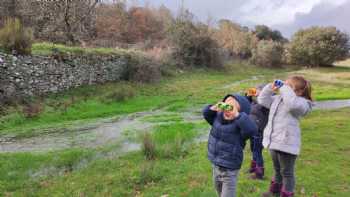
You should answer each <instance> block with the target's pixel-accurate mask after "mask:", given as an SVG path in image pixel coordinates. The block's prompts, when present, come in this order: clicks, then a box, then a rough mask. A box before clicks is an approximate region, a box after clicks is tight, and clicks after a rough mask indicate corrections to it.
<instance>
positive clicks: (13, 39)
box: [0, 19, 33, 55]
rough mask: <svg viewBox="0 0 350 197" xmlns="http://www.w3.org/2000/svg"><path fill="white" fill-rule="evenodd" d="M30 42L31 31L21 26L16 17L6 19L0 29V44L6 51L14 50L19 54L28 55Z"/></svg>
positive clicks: (31, 41)
mask: <svg viewBox="0 0 350 197" xmlns="http://www.w3.org/2000/svg"><path fill="white" fill-rule="evenodd" d="M32 43H33V33H32V31H31V30H30V29H29V28H25V27H23V25H22V24H21V22H20V21H19V20H18V19H8V20H7V21H6V22H5V26H4V27H3V28H2V29H1V30H0V45H1V47H2V48H3V49H4V50H5V52H7V53H12V52H13V51H16V53H17V54H19V55H29V54H31V49H32Z"/></svg>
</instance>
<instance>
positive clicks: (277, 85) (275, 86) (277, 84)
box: [271, 80, 284, 91]
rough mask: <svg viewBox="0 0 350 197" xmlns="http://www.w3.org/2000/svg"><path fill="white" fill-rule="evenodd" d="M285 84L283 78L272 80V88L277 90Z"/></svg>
mask: <svg viewBox="0 0 350 197" xmlns="http://www.w3.org/2000/svg"><path fill="white" fill-rule="evenodd" d="M283 85H284V81H282V80H275V81H273V82H272V86H271V88H272V90H273V91H277V90H278V89H280V88H281V87H282V86H283Z"/></svg>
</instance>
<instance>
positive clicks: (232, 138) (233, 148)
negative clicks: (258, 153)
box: [203, 94, 258, 170]
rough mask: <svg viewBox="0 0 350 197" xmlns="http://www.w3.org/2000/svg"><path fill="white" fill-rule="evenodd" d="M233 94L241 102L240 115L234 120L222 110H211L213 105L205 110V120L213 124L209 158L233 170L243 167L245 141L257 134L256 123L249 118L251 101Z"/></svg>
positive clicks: (216, 163)
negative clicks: (226, 116) (228, 117)
mask: <svg viewBox="0 0 350 197" xmlns="http://www.w3.org/2000/svg"><path fill="white" fill-rule="evenodd" d="M229 96H233V97H234V98H235V99H236V100H237V101H238V103H239V104H240V107H241V110H240V115H239V116H238V117H237V118H235V119H234V120H225V119H224V117H223V113H222V112H216V111H212V110H210V107H211V105H209V106H206V107H205V108H204V110H203V116H204V118H205V120H206V121H207V122H208V123H209V124H210V125H212V128H211V131H210V135H209V140H208V159H209V160H210V161H211V162H212V163H213V164H214V165H217V166H220V167H225V168H228V169H231V170H237V169H240V168H241V165H242V161H243V149H244V147H245V141H246V140H247V139H248V138H249V137H251V136H253V135H255V134H256V133H257V132H258V131H257V127H256V124H255V123H254V122H253V121H252V120H251V119H250V118H249V116H248V114H249V113H250V103H249V101H248V100H247V98H245V97H244V96H241V95H238V94H232V95H227V96H226V97H225V98H224V100H225V99H226V98H227V97H229Z"/></svg>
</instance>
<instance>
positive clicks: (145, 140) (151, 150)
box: [142, 133, 157, 160]
mask: <svg viewBox="0 0 350 197" xmlns="http://www.w3.org/2000/svg"><path fill="white" fill-rule="evenodd" d="M142 152H143V154H144V155H145V157H146V158H147V159H148V160H153V159H155V158H156V155H157V152H156V146H155V143H154V140H153V138H152V136H151V135H150V134H149V133H145V134H144V135H143V136H142Z"/></svg>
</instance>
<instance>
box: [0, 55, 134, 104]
mask: <svg viewBox="0 0 350 197" xmlns="http://www.w3.org/2000/svg"><path fill="white" fill-rule="evenodd" d="M0 59H2V61H1V60H0V99H1V100H2V101H4V100H5V99H9V98H10V99H11V98H13V97H23V96H32V95H42V94H47V93H51V92H59V91H63V90H67V89H69V88H72V87H78V86H81V85H91V84H99V83H105V82H108V81H118V80H120V79H122V78H123V76H124V75H125V72H126V68H127V66H128V63H129V61H130V58H128V56H120V55H114V54H113V55H98V56H96V55H89V54H80V55H69V54H68V55H64V56H57V57H55V56H48V57H45V56H26V57H16V56H12V55H8V54H4V53H0ZM0 102H1V101H0Z"/></svg>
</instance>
